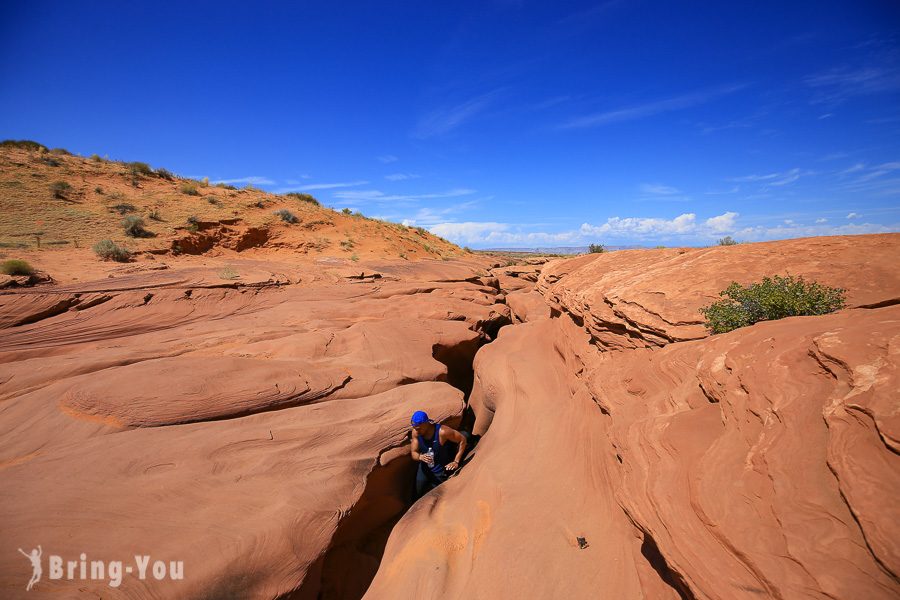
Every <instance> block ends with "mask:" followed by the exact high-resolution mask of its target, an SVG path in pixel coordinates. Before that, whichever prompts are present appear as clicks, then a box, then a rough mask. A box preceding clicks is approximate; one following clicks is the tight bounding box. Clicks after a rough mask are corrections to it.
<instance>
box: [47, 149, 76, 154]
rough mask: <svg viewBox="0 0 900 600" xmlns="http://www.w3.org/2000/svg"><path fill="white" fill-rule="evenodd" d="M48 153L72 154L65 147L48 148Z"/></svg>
mask: <svg viewBox="0 0 900 600" xmlns="http://www.w3.org/2000/svg"><path fill="white" fill-rule="evenodd" d="M50 154H59V155H60V156H72V153H71V152H69V151H68V150H66V149H65V148H53V149H52V150H50Z"/></svg>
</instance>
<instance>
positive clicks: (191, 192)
mask: <svg viewBox="0 0 900 600" xmlns="http://www.w3.org/2000/svg"><path fill="white" fill-rule="evenodd" d="M178 191H180V192H181V193H182V194H186V195H188V196H199V195H200V192H199V191H197V186H196V185H194V184H193V183H182V184H181V185H180V186H179V187H178Z"/></svg>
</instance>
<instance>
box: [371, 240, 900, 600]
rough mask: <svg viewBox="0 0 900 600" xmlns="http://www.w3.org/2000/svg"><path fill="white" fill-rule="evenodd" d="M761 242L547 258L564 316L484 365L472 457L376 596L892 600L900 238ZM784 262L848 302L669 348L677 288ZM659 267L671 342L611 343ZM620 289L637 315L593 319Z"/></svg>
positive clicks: (432, 506)
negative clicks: (749, 263)
mask: <svg viewBox="0 0 900 600" xmlns="http://www.w3.org/2000/svg"><path fill="white" fill-rule="evenodd" d="M753 246H755V245H753ZM761 246H762V247H761V248H753V247H751V246H747V247H741V248H738V249H737V250H732V249H730V248H726V249H722V250H725V251H722V250H719V249H713V250H716V251H717V252H715V253H714V254H715V256H716V257H717V258H716V262H715V263H714V262H712V257H710V256H709V255H710V254H711V253H713V251H712V250H698V251H688V252H685V253H684V254H678V251H671V252H669V253H668V254H666V256H668V258H666V259H665V260H664V262H666V265H665V267H664V266H661V265H654V264H652V261H650V260H649V258H650V255H656V256H657V258H659V255H658V254H657V253H647V255H645V256H641V253H637V252H635V253H624V252H623V253H612V254H610V255H609V256H602V257H600V258H597V257H582V258H577V259H571V260H566V261H559V262H553V263H550V264H548V266H547V267H546V270H545V271H544V273H543V274H542V276H541V279H542V282H544V283H543V285H542V289H543V290H544V291H545V292H546V293H548V294H549V295H551V296H552V298H553V299H554V301H555V302H558V305H559V306H563V307H565V310H564V312H563V314H562V315H561V316H560V318H554V319H542V320H538V321H536V322H528V323H525V324H523V325H515V326H512V327H508V328H505V329H503V330H502V331H501V334H500V336H499V338H498V340H497V341H496V342H494V343H492V344H490V345H489V346H486V347H484V348H483V349H482V350H481V351H480V352H479V353H478V355H477V356H476V360H475V371H476V373H475V387H474V390H473V393H472V396H471V399H470V405H471V407H472V408H473V409H474V411H475V414H476V417H477V418H476V422H475V429H474V432H475V433H476V434H483V436H484V437H483V438H482V440H481V442H480V444H479V445H478V447H477V450H476V455H475V458H474V459H473V460H472V462H471V463H470V464H469V465H468V466H467V467H466V469H465V470H464V471H463V472H462V473H461V474H460V475H459V476H458V477H456V478H454V479H453V480H451V481H450V482H448V483H446V484H444V485H443V486H441V487H440V488H438V489H437V490H435V491H434V492H432V493H430V494H429V495H428V496H426V497H425V498H423V499H422V500H421V501H420V502H419V503H418V504H417V505H415V506H414V507H413V508H412V509H411V510H410V511H409V512H408V513H407V514H406V515H405V516H404V517H403V518H402V519H401V520H400V522H399V523H398V525H397V526H396V527H395V529H394V531H393V533H392V535H391V537H390V539H389V541H388V545H387V547H386V551H385V555H384V558H383V560H382V564H381V567H380V569H379V571H378V575H377V576H376V578H375V580H374V581H373V583H372V586H371V587H370V589H369V591H368V593H367V596H366V597H367V598H389V597H404V596H415V597H419V598H441V597H473V598H500V597H528V598H532V597H533V598H553V597H569V598H594V597H609V598H678V597H682V598H716V599H723V600H725V599H732V598H748V599H749V598H760V597H770V598H807V597H808V598H821V597H831V598H848V599H849V598H896V597H897V596H898V595H900V584H898V579H897V574H898V570H900V550H898V542H897V540H898V539H900V527H898V523H900V519H898V516H900V515H898V512H897V508H896V505H897V503H896V498H897V497H898V495H900V458H898V456H897V448H898V439H900V421H898V420H897V414H898V400H897V390H898V389H900V380H898V365H900V354H898V352H897V347H898V343H900V307H897V306H893V305H890V304H891V302H892V301H893V299H895V298H896V297H897V276H896V270H895V268H894V267H892V266H891V265H893V264H894V261H893V260H889V258H890V257H895V256H897V255H898V251H900V236H867V237H859V238H839V239H836V240H833V239H831V238H829V239H820V240H799V241H794V242H784V243H783V246H782V243H772V244H764V245H761ZM804 248H805V249H806V251H805V252H799V251H800V250H801V249H804ZM835 249H838V250H840V252H834V253H833V254H831V255H830V258H829V260H828V261H825V258H824V257H823V254H822V253H825V252H832V250H835ZM726 251H727V252H726ZM667 252H668V251H667ZM616 254H621V256H619V257H616ZM669 254H671V255H670V256H669ZM782 254H784V255H785V258H784V259H783V260H784V261H787V260H790V259H793V260H794V263H793V266H792V267H791V272H792V273H795V274H806V275H808V276H809V277H810V278H813V279H817V280H819V281H824V282H826V283H830V284H832V285H844V286H846V287H848V288H849V289H848V297H849V299H850V304H851V306H856V307H857V308H851V309H845V310H843V311H841V312H839V313H837V314H833V315H826V316H820V317H795V318H791V319H785V320H781V321H773V322H765V323H759V324H757V325H754V326H751V327H747V328H744V329H740V330H737V331H734V332H731V333H729V334H725V335H717V336H710V337H707V338H706V339H697V340H693V341H691V340H687V341H677V340H678V339H679V338H687V337H690V335H693V334H688V333H684V331H685V330H687V331H691V330H690V327H693V326H692V325H690V326H688V325H679V324H678V323H680V322H682V321H686V320H687V319H688V315H689V314H690V311H691V308H690V306H691V304H692V303H693V305H694V306H697V305H699V304H701V303H700V302H699V301H698V300H697V299H694V298H692V297H691V295H690V294H689V290H690V288H689V287H682V286H683V285H684V282H685V281H688V282H689V285H691V286H697V287H699V288H700V289H701V290H702V289H707V288H712V289H715V288H716V287H719V286H721V287H724V284H727V282H728V279H729V278H730V277H731V276H732V275H731V274H732V273H736V272H739V271H740V270H741V269H746V267H743V266H742V265H743V264H745V263H744V262H743V260H744V259H746V258H747V257H751V256H756V257H760V256H762V257H766V256H768V257H770V260H775V259H774V258H773V257H777V256H780V255H782ZM691 255H693V256H691ZM803 257H811V258H812V259H813V263H812V264H807V263H806V262H804V261H803V260H801V259H802V258H803ZM851 259H853V260H856V261H857V264H856V265H855V266H851V265H849V264H848V263H847V262H845V261H848V260H851ZM829 261H830V263H831V264H832V265H834V264H835V263H837V267H836V268H835V267H829ZM779 264H786V263H778V262H775V263H771V264H770V267H771V268H775V267H777V266H778V265H779ZM601 266H603V267H605V268H606V269H607V271H606V273H607V274H606V275H604V274H603V273H602V272H601V271H599V269H600V268H601ZM614 268H615V270H613V269H614ZM629 268H630V269H632V270H630V271H629V270H627V269H629ZM829 268H835V270H834V272H831V271H828V269H829ZM666 269H670V271H667V270H666ZM752 269H754V272H753V273H752V274H749V275H746V277H748V278H750V279H753V278H756V277H758V276H761V275H763V274H771V272H766V271H764V270H763V269H764V267H763V266H753V267H752ZM774 272H778V269H777V268H775V270H774ZM648 273H652V274H654V275H655V281H657V282H659V286H660V289H661V292H664V294H665V296H664V298H665V300H654V303H653V304H652V305H651V307H652V308H653V309H654V311H653V312H656V313H658V314H661V315H664V316H665V317H666V319H662V318H660V321H654V322H653V324H654V325H658V330H659V331H660V332H665V333H666V335H665V336H660V337H658V338H653V339H652V343H651V338H650V337H649V334H648V333H647V332H648V331H649V329H650V328H649V327H648V326H644V327H642V328H641V329H638V328H636V327H635V328H634V329H633V333H635V335H634V336H627V334H626V333H625V332H624V331H622V332H621V334H620V335H621V336H622V337H623V338H625V339H623V340H622V341H621V342H620V343H619V342H616V341H615V337H614V335H615V334H614V332H615V331H616V329H615V328H614V327H613V326H611V325H613V324H620V325H622V329H624V328H625V327H626V326H627V327H632V325H631V323H634V322H640V320H639V319H648V320H649V319H650V318H651V316H652V313H651V312H650V311H649V310H647V309H645V307H643V306H642V305H640V306H641V308H634V306H639V302H644V303H649V301H648V300H646V299H647V298H652V297H653V296H654V294H652V293H651V292H652V290H653V288H652V283H651V281H649V280H648V277H647V274H648ZM703 273H705V274H706V277H709V278H711V279H714V280H715V281H714V282H713V283H708V282H707V281H706V280H705V279H702V280H700V281H698V278H701V276H702V274H703ZM555 278H558V279H555ZM736 278H738V279H739V280H743V279H744V278H743V277H736ZM554 279H555V281H553V280H554ZM598 279H599V280H600V281H601V282H600V283H598ZM679 282H681V284H682V286H679V285H678V283H679ZM723 282H724V284H723ZM607 286H608V287H607ZM854 286H858V287H854ZM642 290H643V291H642ZM510 296H512V294H510ZM610 297H612V298H615V301H614V302H613V308H615V306H617V304H619V303H625V305H626V306H632V309H629V310H633V311H634V312H632V313H630V315H631V320H627V319H625V318H624V317H621V316H620V314H625V313H624V312H623V311H622V310H617V311H613V310H612V309H611V310H610V311H609V312H608V313H607V312H603V313H602V314H601V315H597V314H596V313H595V312H594V308H593V307H594V306H595V305H597V304H598V302H597V300H599V305H600V306H601V307H605V308H602V310H603V311H606V308H609V304H607V302H605V301H603V299H604V298H607V299H608V298H610ZM632 298H638V299H639V300H634V305H631V304H628V303H629V302H632V300H631V299H632ZM880 304H888V305H889V306H886V307H883V308H860V306H872V305H876V306H877V305H880ZM513 312H514V314H515V313H516V312H517V311H516V310H515V308H513ZM609 315H613V316H612V317H610V316H609ZM641 315H643V316H641ZM647 315H650V316H647ZM581 318H583V319H584V321H585V324H586V325H587V324H588V323H590V325H587V326H582V324H581V322H580V321H581ZM604 319H608V320H607V321H604ZM615 319H619V320H615ZM602 323H607V324H608V325H600V324H602ZM681 328H683V329H681ZM620 331H621V330H620ZM644 335H647V336H648V337H646V338H645V337H643V336H644ZM697 335H698V336H705V333H703V332H700V333H698V334H697ZM672 340H675V341H677V343H671V341H672ZM598 341H599V345H600V348H598V347H597V345H596V344H598ZM666 341H669V342H670V343H668V344H667V345H666V346H665V347H663V348H653V346H655V345H656V344H657V343H664V342H666ZM592 342H593V343H592ZM641 345H647V346H651V347H650V348H635V349H631V350H629V351H626V352H615V353H610V352H603V351H602V350H605V349H608V348H628V347H634V346H641Z"/></svg>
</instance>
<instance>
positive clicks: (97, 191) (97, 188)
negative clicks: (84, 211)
mask: <svg viewBox="0 0 900 600" xmlns="http://www.w3.org/2000/svg"><path fill="white" fill-rule="evenodd" d="M94 191H95V192H96V193H98V194H103V188H102V187H100V186H99V185H98V186H97V187H95V188H94Z"/></svg>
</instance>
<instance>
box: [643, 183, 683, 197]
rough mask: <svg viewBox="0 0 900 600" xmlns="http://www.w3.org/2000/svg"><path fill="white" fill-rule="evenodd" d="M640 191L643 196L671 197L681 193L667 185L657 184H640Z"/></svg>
mask: <svg viewBox="0 0 900 600" xmlns="http://www.w3.org/2000/svg"><path fill="white" fill-rule="evenodd" d="M640 190H641V192H643V193H644V194H654V195H657V196H673V195H675V194H680V193H681V191H679V190H678V188H674V187H671V186H668V185H662V184H659V183H642V184H641V186H640Z"/></svg>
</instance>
